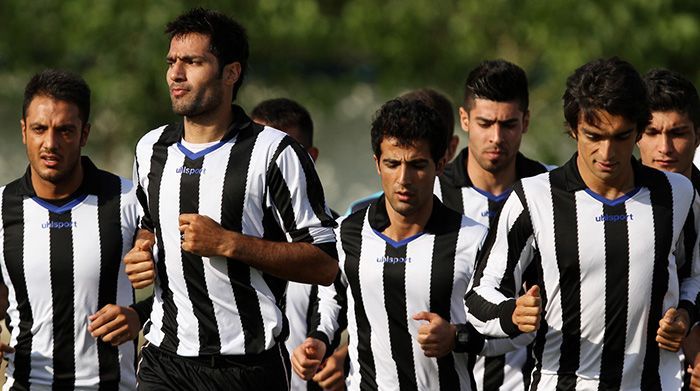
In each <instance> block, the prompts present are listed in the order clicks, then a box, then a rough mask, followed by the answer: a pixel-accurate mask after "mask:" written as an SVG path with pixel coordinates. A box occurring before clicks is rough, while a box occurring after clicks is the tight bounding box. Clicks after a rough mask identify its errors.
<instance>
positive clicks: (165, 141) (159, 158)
mask: <svg viewBox="0 0 700 391" xmlns="http://www.w3.org/2000/svg"><path fill="white" fill-rule="evenodd" d="M174 132H178V129H177V127H176V126H173V125H170V126H168V127H166V128H165V129H164V130H163V133H162V134H161V136H160V138H159V139H158V141H157V142H156V143H155V144H153V154H152V155H151V166H150V170H149V172H148V212H150V213H149V214H150V216H151V218H152V222H153V226H154V227H155V234H156V241H157V244H158V257H157V258H158V259H156V272H157V279H158V281H157V285H158V286H159V287H160V289H161V291H162V292H161V299H162V300H163V324H162V327H161V332H162V333H163V341H162V342H161V344H160V346H159V347H160V348H161V349H164V350H166V351H169V352H173V353H174V352H177V347H178V345H179V344H180V339H179V337H178V336H177V306H176V305H175V300H174V299H173V292H172V291H171V290H170V287H169V281H168V270H167V267H166V265H165V252H166V249H165V246H163V234H162V232H161V231H162V230H161V227H160V204H159V203H160V187H161V181H162V179H163V169H164V167H165V161H166V160H167V158H168V146H169V145H172V143H171V139H172V138H173V134H172V133H174ZM149 328H150V322H149V325H148V326H147V327H146V329H145V330H144V331H145V332H146V333H147V332H148V329H149Z"/></svg>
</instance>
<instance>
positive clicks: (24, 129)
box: [19, 119, 27, 145]
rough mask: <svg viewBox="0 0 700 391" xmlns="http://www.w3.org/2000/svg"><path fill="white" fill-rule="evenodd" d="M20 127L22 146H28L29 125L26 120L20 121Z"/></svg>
mask: <svg viewBox="0 0 700 391" xmlns="http://www.w3.org/2000/svg"><path fill="white" fill-rule="evenodd" d="M19 126H20V128H22V144H24V145H27V123H26V122H24V119H21V120H19Z"/></svg>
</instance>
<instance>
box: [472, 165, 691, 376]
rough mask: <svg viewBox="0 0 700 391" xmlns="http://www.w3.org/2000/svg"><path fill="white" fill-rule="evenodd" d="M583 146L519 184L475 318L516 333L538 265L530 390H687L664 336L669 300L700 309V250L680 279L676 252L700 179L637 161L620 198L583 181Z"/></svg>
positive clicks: (486, 265) (496, 238) (484, 265)
mask: <svg viewBox="0 0 700 391" xmlns="http://www.w3.org/2000/svg"><path fill="white" fill-rule="evenodd" d="M576 157H577V156H576V155H574V157H573V158H572V159H571V160H570V161H569V162H568V163H566V164H565V165H564V166H563V167H561V168H558V169H555V170H553V171H551V172H549V173H545V174H541V175H538V176H536V177H531V178H525V179H523V180H521V181H520V182H517V183H516V184H515V185H514V189H513V193H512V194H511V196H510V197H509V198H508V200H507V201H506V203H505V205H504V206H503V209H502V210H501V214H500V216H499V218H498V222H497V225H496V226H495V227H493V228H492V229H491V231H490V233H489V238H488V239H487V244H486V245H485V251H484V256H483V258H481V259H480V263H479V266H478V268H477V271H476V273H475V275H474V281H473V289H472V290H471V291H470V292H469V293H468V294H467V297H466V302H467V306H468V307H469V318H470V321H471V322H472V323H473V324H474V326H475V327H476V328H477V329H478V330H479V331H481V332H483V333H484V334H487V335H492V336H506V335H515V334H517V327H516V326H515V325H514V324H513V323H512V321H511V314H512V312H513V309H514V307H515V300H514V299H513V297H515V296H516V291H517V289H518V288H516V287H520V286H521V285H522V284H521V282H522V280H523V270H525V269H526V268H527V267H528V266H530V265H531V264H532V265H534V266H535V267H536V269H537V277H536V278H535V279H533V280H531V281H529V283H528V285H530V284H532V283H537V284H539V285H540V289H541V295H542V300H543V317H542V322H541V326H540V329H539V331H538V332H537V337H536V339H535V343H534V346H533V352H534V355H535V357H536V360H537V363H536V366H535V370H534V373H533V380H532V389H542V390H553V389H566V390H569V389H577V390H578V389H585V390H588V389H625V390H639V389H642V390H660V389H664V390H666V389H668V390H678V389H679V388H680V379H681V362H680V359H679V355H678V354H677V353H672V352H668V351H665V350H660V349H659V348H658V346H657V343H656V341H655V338H656V330H657V329H658V325H659V320H660V319H661V318H662V316H663V315H664V313H665V312H666V310H667V309H669V308H670V307H676V306H679V307H684V308H687V309H689V311H690V312H691V314H693V313H694V311H695V307H694V304H695V303H694V302H695V301H696V300H697V295H698V291H699V290H700V287H699V285H700V278H699V276H698V267H697V259H693V260H692V262H693V263H694V271H693V273H692V275H691V276H689V277H687V278H685V279H683V280H680V281H679V273H678V264H677V259H676V255H675V254H676V252H677V250H678V248H679V246H680V242H681V241H680V240H679V238H680V235H681V231H682V230H683V227H684V225H685V224H686V223H687V219H688V216H689V211H690V207H691V204H692V202H693V193H694V192H693V189H692V186H691V184H690V182H689V181H688V180H687V178H685V177H683V176H682V175H678V174H673V173H664V172H661V171H657V170H655V169H652V168H648V167H644V166H642V165H641V164H639V163H637V162H636V161H634V162H632V164H633V169H634V181H635V185H636V186H637V187H636V188H635V189H634V190H633V191H631V192H630V193H628V194H626V195H624V196H622V197H620V198H618V199H616V200H612V201H611V200H607V199H605V198H603V197H601V196H599V195H597V194H595V193H593V192H592V191H591V190H590V189H588V188H587V187H586V185H585V183H584V182H583V180H582V179H581V176H580V173H579V171H578V167H577V164H576ZM697 245H698V244H697V243H696V244H694V246H697Z"/></svg>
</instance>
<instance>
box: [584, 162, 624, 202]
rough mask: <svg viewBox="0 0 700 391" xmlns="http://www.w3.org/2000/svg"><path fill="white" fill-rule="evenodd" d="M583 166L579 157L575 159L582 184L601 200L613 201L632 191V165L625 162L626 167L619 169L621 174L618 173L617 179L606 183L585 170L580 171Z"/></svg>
mask: <svg viewBox="0 0 700 391" xmlns="http://www.w3.org/2000/svg"><path fill="white" fill-rule="evenodd" d="M584 164H585V163H583V162H582V161H581V156H580V155H579V156H578V157H577V158H576V165H577V166H578V171H579V173H581V179H583V183H585V184H586V186H587V187H588V188H589V189H591V190H592V191H593V192H594V193H596V194H598V195H600V196H603V198H605V199H608V200H614V199H616V198H619V197H621V196H623V195H625V194H627V193H629V192H630V191H631V190H632V189H634V172H633V171H632V164H631V163H630V162H627V165H626V166H624V167H621V168H622V172H620V173H619V175H617V177H615V178H611V179H608V180H606V181H603V180H601V179H600V178H598V177H596V176H595V175H593V174H591V173H590V171H588V170H587V169H583V170H582V169H581V168H582V167H585V166H584Z"/></svg>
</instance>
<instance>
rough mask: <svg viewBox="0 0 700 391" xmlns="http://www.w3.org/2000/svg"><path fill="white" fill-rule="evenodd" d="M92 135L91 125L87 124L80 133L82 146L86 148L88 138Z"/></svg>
mask: <svg viewBox="0 0 700 391" xmlns="http://www.w3.org/2000/svg"><path fill="white" fill-rule="evenodd" d="M89 135H90V123H89V122H88V123H86V124H85V126H83V130H81V131H80V146H81V147H84V146H85V145H86V144H87V141H88V136H89Z"/></svg>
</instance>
